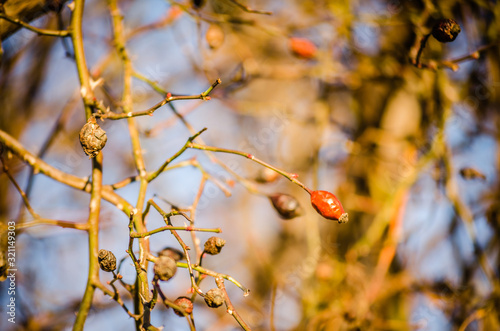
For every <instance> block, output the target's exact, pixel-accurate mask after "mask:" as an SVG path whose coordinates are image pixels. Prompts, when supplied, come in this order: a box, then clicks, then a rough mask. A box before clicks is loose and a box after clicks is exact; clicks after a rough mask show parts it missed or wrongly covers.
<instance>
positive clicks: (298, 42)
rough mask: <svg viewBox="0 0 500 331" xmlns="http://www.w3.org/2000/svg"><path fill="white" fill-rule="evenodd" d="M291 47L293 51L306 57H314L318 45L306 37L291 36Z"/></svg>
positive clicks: (299, 55)
mask: <svg viewBox="0 0 500 331" xmlns="http://www.w3.org/2000/svg"><path fill="white" fill-rule="evenodd" d="M290 49H291V50H292V53H293V54H295V55H296V56H298V57H301V58H304V59H310V58H313V57H314V56H315V55H316V51H317V49H316V46H315V45H314V44H313V43H312V42H311V41H310V40H309V39H305V38H290Z"/></svg>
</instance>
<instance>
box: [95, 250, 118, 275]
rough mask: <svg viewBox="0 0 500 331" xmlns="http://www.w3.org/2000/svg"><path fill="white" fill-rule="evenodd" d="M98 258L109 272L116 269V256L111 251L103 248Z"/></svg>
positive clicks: (103, 267) (102, 266)
mask: <svg viewBox="0 0 500 331" xmlns="http://www.w3.org/2000/svg"><path fill="white" fill-rule="evenodd" d="M97 259H98V261H99V267H101V269H102V270H104V271H107V272H111V271H114V270H116V257H115V255H114V254H113V253H112V252H111V251H108V250H105V249H101V250H100V251H99V254H98V255H97Z"/></svg>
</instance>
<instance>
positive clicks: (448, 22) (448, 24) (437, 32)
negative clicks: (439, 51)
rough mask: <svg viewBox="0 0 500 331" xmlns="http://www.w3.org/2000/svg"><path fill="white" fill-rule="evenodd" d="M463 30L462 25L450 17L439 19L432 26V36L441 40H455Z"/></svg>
mask: <svg viewBox="0 0 500 331" xmlns="http://www.w3.org/2000/svg"><path fill="white" fill-rule="evenodd" d="M460 31H462V30H461V29H460V25H458V23H457V22H456V21H455V20H452V19H450V18H447V19H442V20H439V21H438V22H437V23H436V24H435V25H434V27H433V28H432V36H433V37H434V38H436V40H438V41H439V42H442V43H447V42H450V41H453V40H455V38H457V36H458V34H459V33H460Z"/></svg>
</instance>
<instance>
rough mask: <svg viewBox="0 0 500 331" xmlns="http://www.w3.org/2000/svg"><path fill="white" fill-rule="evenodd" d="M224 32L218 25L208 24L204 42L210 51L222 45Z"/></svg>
mask: <svg viewBox="0 0 500 331" xmlns="http://www.w3.org/2000/svg"><path fill="white" fill-rule="evenodd" d="M224 38H225V35H224V30H222V28H221V27H220V26H219V25H218V24H210V26H209V27H208V29H207V32H206V33H205V40H206V41H207V44H208V46H209V47H210V48H212V49H217V48H219V47H221V46H222V44H223V43H224Z"/></svg>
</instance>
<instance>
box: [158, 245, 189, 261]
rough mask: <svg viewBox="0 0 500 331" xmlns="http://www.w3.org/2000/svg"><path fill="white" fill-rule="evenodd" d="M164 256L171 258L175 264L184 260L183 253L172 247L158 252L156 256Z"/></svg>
mask: <svg viewBox="0 0 500 331" xmlns="http://www.w3.org/2000/svg"><path fill="white" fill-rule="evenodd" d="M161 255H165V256H168V257H171V258H172V259H174V260H175V262H179V261H180V260H182V259H184V253H183V252H181V251H180V250H178V249H177V248H173V247H165V248H164V249H162V250H161V251H159V252H158V256H161Z"/></svg>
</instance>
